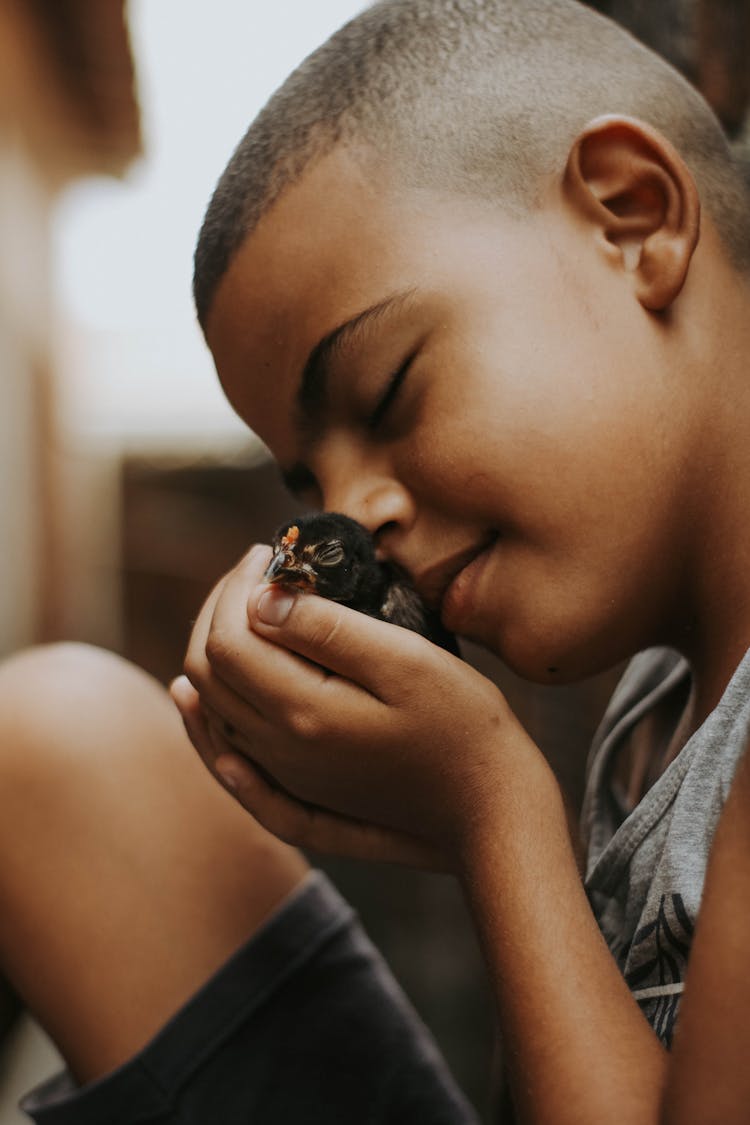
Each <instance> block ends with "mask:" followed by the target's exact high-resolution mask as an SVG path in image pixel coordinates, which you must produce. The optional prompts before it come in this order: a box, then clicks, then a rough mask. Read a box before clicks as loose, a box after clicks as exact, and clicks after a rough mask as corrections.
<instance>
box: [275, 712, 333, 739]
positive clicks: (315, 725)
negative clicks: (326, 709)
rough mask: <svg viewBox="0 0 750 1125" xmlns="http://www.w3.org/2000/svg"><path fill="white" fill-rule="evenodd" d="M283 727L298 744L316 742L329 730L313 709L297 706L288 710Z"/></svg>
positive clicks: (328, 725)
mask: <svg viewBox="0 0 750 1125" xmlns="http://www.w3.org/2000/svg"><path fill="white" fill-rule="evenodd" d="M285 725H286V728H287V730H288V731H289V733H290V734H291V735H292V736H293V737H294V738H295V739H298V740H299V741H300V742H309V743H314V742H318V741H319V740H320V739H321V738H322V737H323V736H324V734H325V733H326V731H328V730H330V723H327V722H326V721H325V720H324V719H323V717H322V716H321V715H319V714H318V713H317V711H316V710H315V708H313V707H311V706H310V705H307V706H305V705H303V704H297V705H294V706H292V707H290V708H288V710H287V713H286V716H285Z"/></svg>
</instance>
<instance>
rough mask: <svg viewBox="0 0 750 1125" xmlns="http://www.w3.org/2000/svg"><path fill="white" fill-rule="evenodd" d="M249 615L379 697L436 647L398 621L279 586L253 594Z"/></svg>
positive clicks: (261, 628) (270, 634)
mask: <svg viewBox="0 0 750 1125" xmlns="http://www.w3.org/2000/svg"><path fill="white" fill-rule="evenodd" d="M248 617H249V620H250V625H251V627H252V628H253V630H254V631H255V632H256V633H258V634H259V635H260V636H263V637H266V638H267V639H268V640H271V641H274V642H275V643H277V644H282V645H284V647H285V648H288V649H291V650H292V651H293V652H296V653H298V654H299V655H300V656H304V657H306V658H307V659H308V660H312V661H314V662H315V663H316V664H321V665H323V667H324V668H328V669H329V670H330V671H331V672H336V673H337V674H338V675H342V676H348V677H351V678H353V679H355V680H356V682H357V683H358V684H360V685H361V686H362V687H364V688H365V689H366V690H368V691H370V692H371V693H372V694H373V695H376V696H379V697H380V698H383V697H384V693H386V694H387V692H388V689H389V687H390V686H391V685H392V683H393V681H394V679H395V680H397V681H401V680H402V679H403V676H404V675H408V674H409V668H410V667H416V666H418V665H420V664H423V663H424V660H425V659H426V657H429V653H430V652H431V651H432V650H433V648H434V646H433V645H430V644H429V642H427V641H426V640H425V639H424V638H423V637H420V636H418V635H417V634H416V633H412V632H411V631H410V630H408V629H402V628H400V627H399V626H398V625H391V624H390V623H389V622H386V621H379V620H376V619H375V618H373V617H368V616H367V615H366V614H364V613H359V612H358V611H357V610H354V609H350V608H348V607H347V606H343V605H339V604H338V603H337V602H332V601H328V600H327V599H326V598H321V597H318V596H316V595H315V594H308V593H300V594H296V593H294V592H291V591H288V590H282V589H279V588H277V587H274V586H265V587H261V588H260V589H259V590H258V591H256V592H255V593H254V594H253V595H251V597H250V599H249V602H248ZM355 671H356V675H353V672H355Z"/></svg>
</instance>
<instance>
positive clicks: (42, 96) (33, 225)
mask: <svg viewBox="0 0 750 1125" xmlns="http://www.w3.org/2000/svg"><path fill="white" fill-rule="evenodd" d="M134 82H135V77H134V65H133V59H132V55H131V51H130V43H129V38H128V33H127V26H126V22H125V10H124V0H54V2H52V3H51V2H49V0H0V245H1V246H2V248H3V251H2V255H0V544H1V545H2V548H1V550H0V654H1V653H2V652H7V651H10V650H12V649H13V648H17V647H19V646H21V645H24V644H27V643H29V642H30V641H33V640H37V639H39V638H40V637H42V636H44V634H45V632H46V626H45V620H46V617H47V604H48V599H49V593H50V591H51V590H53V589H54V583H55V566H54V543H55V534H54V513H55V508H56V498H55V482H56V476H55V472H54V467H53V464H52V462H51V460H50V455H51V451H52V449H53V448H54V420H53V383H52V378H51V373H52V369H53V364H54V357H53V355H52V345H51V342H50V341H51V328H52V323H53V308H52V301H51V294H50V215H51V209H52V207H53V205H54V200H55V198H56V196H57V194H58V193H59V192H60V190H61V189H62V188H63V187H64V186H65V185H66V184H67V183H69V182H70V181H71V179H73V178H74V177H77V176H82V175H89V174H100V175H101V174H111V175H120V174H121V173H122V172H123V171H124V170H125V168H126V167H127V166H128V164H129V162H130V161H131V160H132V159H133V157H134V156H135V155H136V154H137V153H138V152H139V151H140V143H141V142H140V125H139V110H138V104H137V100H136V95H135V86H134Z"/></svg>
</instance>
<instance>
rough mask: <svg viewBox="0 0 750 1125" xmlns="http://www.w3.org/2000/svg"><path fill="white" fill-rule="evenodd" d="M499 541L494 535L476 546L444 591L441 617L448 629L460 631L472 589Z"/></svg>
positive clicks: (468, 606)
mask: <svg viewBox="0 0 750 1125" xmlns="http://www.w3.org/2000/svg"><path fill="white" fill-rule="evenodd" d="M496 542H497V535H492V536H491V537H490V538H489V539H486V540H485V541H484V543H482V545H481V546H480V547H478V548H476V549H475V550H474V551H473V552H472V555H471V557H470V558H469V559H467V560H466V563H465V565H464V566H462V567H461V569H460V570H459V571H458V572H457V573H455V574H454V576H453V580H452V581H451V582H450V583H449V584H448V586H447V588H446V590H445V591H444V594H443V597H442V600H441V605H440V618H441V621H442V623H443V625H444V626H445V628H446V629H451V630H452V631H453V632H456V633H460V632H461V631H462V623H463V622H464V621H465V619H466V617H467V613H468V610H469V608H470V603H471V597H472V591H473V589H474V587H475V584H476V582H477V580H478V579H479V577H480V575H481V573H482V571H483V570H484V568H485V566H486V564H487V562H488V561H489V558H490V555H491V552H492V548H493V547H494V545H495V543H496Z"/></svg>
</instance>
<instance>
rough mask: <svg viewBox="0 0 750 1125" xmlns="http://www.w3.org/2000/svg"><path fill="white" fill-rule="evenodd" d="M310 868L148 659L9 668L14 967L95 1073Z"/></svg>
mask: <svg viewBox="0 0 750 1125" xmlns="http://www.w3.org/2000/svg"><path fill="white" fill-rule="evenodd" d="M306 870H307V865H306V863H305V861H304V860H303V859H302V858H301V857H300V856H299V855H298V853H297V852H295V851H294V850H292V849H290V848H288V847H286V846H285V845H283V844H281V843H280V842H279V841H277V840H275V839H274V838H273V837H270V836H269V835H268V834H267V833H266V832H264V831H263V830H262V829H261V828H260V827H258V826H257V825H256V824H254V823H253V821H252V820H251V818H250V817H249V816H248V815H247V814H246V813H244V811H243V810H242V809H240V808H239V806H237V805H236V804H235V802H234V801H233V800H232V799H231V798H230V797H229V796H228V795H227V794H226V793H225V792H224V791H223V790H222V789H221V788H220V787H219V786H218V785H217V784H216V782H215V781H214V780H213V779H212V778H211V776H210V775H209V774H208V772H207V771H206V770H205V769H204V767H203V766H202V764H201V763H200V761H199V759H198V757H197V755H196V754H195V753H194V752H193V751H192V749H191V747H190V746H189V744H188V741H187V739H186V737H185V735H184V733H183V730H182V725H181V722H180V720H179V717H178V715H177V713H176V710H175V709H174V707H173V705H172V703H171V701H170V700H169V698H168V696H167V694H166V693H165V692H164V691H163V690H162V689H161V688H160V687H159V686H158V685H157V684H156V683H155V682H154V681H152V680H151V679H150V678H149V677H148V676H146V675H145V674H144V673H142V672H140V671H138V670H136V669H134V668H132V667H131V666H130V665H128V664H127V663H125V662H124V661H122V660H120V659H119V658H117V657H114V656H111V655H108V654H104V653H102V652H99V651H96V650H94V649H89V648H86V647H85V646H73V645H70V646H67V645H66V646H54V647H51V648H48V649H40V650H35V651H30V652H28V653H23V654H21V655H19V656H17V657H15V658H13V659H12V660H10V661H8V662H6V664H4V665H2V666H1V667H0V975H2V974H5V975H6V976H7V977H8V979H9V980H10V981H11V982H12V984H13V986H14V987H15V989H17V991H18V992H19V994H20V995H21V996H22V997H23V999H24V1001H25V1002H26V1004H27V1006H28V1007H29V1008H30V1010H31V1011H32V1012H33V1013H34V1014H35V1015H36V1017H37V1018H38V1019H39V1021H40V1023H41V1024H42V1025H43V1026H44V1027H45V1028H46V1029H47V1031H48V1032H49V1033H50V1035H51V1037H52V1038H53V1039H54V1040H55V1042H56V1043H57V1045H58V1047H59V1048H60V1050H61V1052H62V1054H63V1055H64V1057H65V1059H66V1061H67V1062H68V1065H69V1067H70V1069H71V1071H72V1073H73V1074H74V1076H75V1078H76V1079H77V1081H79V1082H85V1081H89V1080H91V1079H92V1078H96V1077H98V1076H100V1075H102V1074H103V1073H104V1072H106V1071H108V1070H110V1069H111V1068H113V1067H115V1066H117V1065H118V1064H120V1063H122V1062H123V1061H125V1060H126V1059H127V1058H128V1057H129V1056H131V1055H132V1054H133V1052H135V1051H136V1050H138V1049H139V1048H140V1047H142V1046H143V1045H144V1044H145V1043H146V1041H147V1040H149V1039H150V1038H151V1036H153V1034H154V1033H155V1032H156V1031H157V1030H158V1029H159V1028H160V1027H161V1026H162V1025H163V1024H164V1023H165V1021H166V1020H167V1019H168V1018H169V1017H170V1016H171V1015H172V1014H173V1013H174V1012H175V1011H176V1010H177V1009H178V1008H179V1007H180V1006H181V1005H182V1004H183V1002H184V1001H186V1000H187V999H188V998H189V997H190V996H191V995H192V994H193V993H194V992H195V991H196V989H198V988H199V987H200V986H201V985H202V984H203V982H204V981H205V980H206V979H207V978H208V977H209V976H210V975H211V974H212V973H213V972H214V971H215V970H217V969H218V968H219V967H220V966H221V965H222V963H223V962H224V961H225V960H226V959H227V957H228V956H229V955H230V954H231V953H233V952H234V950H236V949H237V948H238V947H239V946H240V945H242V944H243V942H244V941H245V940H246V939H247V938H248V937H249V936H250V935H251V934H252V933H254V931H255V930H257V928H258V926H259V924H260V923H262V922H263V921H264V919H266V918H267V917H268V916H269V914H271V913H272V912H273V911H274V908H275V907H276V906H277V905H278V904H279V903H281V902H282V900H283V899H284V898H286V896H287V895H288V894H289V893H290V891H291V890H292V889H293V888H294V887H295V886H296V885H297V884H298V883H299V882H300V880H301V879H302V878H303V876H304V875H305V873H306Z"/></svg>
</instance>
